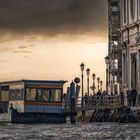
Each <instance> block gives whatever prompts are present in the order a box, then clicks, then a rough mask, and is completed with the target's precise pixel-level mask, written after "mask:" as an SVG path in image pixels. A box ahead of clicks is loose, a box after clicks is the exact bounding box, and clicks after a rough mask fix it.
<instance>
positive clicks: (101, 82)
mask: <svg viewBox="0 0 140 140" xmlns="http://www.w3.org/2000/svg"><path fill="white" fill-rule="evenodd" d="M102 86H103V81H100V87H101V92H102Z"/></svg>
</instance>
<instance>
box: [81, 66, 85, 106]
mask: <svg viewBox="0 0 140 140" xmlns="http://www.w3.org/2000/svg"><path fill="white" fill-rule="evenodd" d="M84 66H85V65H84V64H83V63H82V64H81V65H80V68H81V72H82V75H81V77H82V107H83V106H84V102H83V101H84V100H83V98H84V83H83V77H84V75H83V71H84Z"/></svg>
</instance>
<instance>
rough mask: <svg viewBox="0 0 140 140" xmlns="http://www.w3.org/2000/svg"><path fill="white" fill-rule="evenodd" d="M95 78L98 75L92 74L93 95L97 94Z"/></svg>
mask: <svg viewBox="0 0 140 140" xmlns="http://www.w3.org/2000/svg"><path fill="white" fill-rule="evenodd" d="M95 78H96V75H95V74H94V73H93V74H92V79H93V95H94V94H95Z"/></svg>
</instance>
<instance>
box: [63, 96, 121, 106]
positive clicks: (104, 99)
mask: <svg viewBox="0 0 140 140" xmlns="http://www.w3.org/2000/svg"><path fill="white" fill-rule="evenodd" d="M120 105H121V102H120V96H118V95H114V96H111V95H94V96H85V97H83V98H82V97H78V98H77V99H75V108H87V109H88V108H92V107H106V108H107V107H118V106H120ZM70 107H71V100H70V99H69V100H64V101H63V108H64V109H69V108H70Z"/></svg>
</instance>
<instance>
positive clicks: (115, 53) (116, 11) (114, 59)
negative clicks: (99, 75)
mask: <svg viewBox="0 0 140 140" xmlns="http://www.w3.org/2000/svg"><path fill="white" fill-rule="evenodd" d="M120 21H121V20H120V0H108V56H109V59H110V62H109V64H108V66H107V68H108V69H107V75H108V76H107V87H108V92H109V94H110V93H111V94H118V92H119V91H120V85H121V83H122V75H121V74H122V72H121V67H122V58H121V57H122V55H121V53H120V52H121V43H120V42H121V32H120V28H121V22H120Z"/></svg>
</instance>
